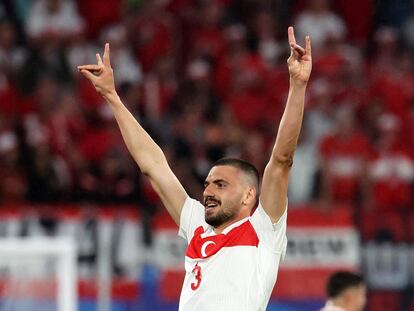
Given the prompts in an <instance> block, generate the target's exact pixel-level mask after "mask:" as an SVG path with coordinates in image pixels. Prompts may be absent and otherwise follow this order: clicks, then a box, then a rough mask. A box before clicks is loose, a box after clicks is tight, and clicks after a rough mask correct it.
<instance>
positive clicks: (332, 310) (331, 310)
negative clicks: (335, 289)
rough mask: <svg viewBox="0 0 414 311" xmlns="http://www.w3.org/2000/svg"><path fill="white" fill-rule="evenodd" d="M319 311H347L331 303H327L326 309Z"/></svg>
mask: <svg viewBox="0 0 414 311" xmlns="http://www.w3.org/2000/svg"><path fill="white" fill-rule="evenodd" d="M319 311H346V310H345V309H344V308H341V307H337V306H335V305H334V304H333V302H331V301H329V300H328V301H327V302H326V305H325V307H323V308H322V309H320V310H319Z"/></svg>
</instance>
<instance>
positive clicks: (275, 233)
mask: <svg viewBox="0 0 414 311" xmlns="http://www.w3.org/2000/svg"><path fill="white" fill-rule="evenodd" d="M250 222H251V224H252V226H253V228H254V229H255V231H256V233H257V235H258V237H259V240H260V241H261V242H262V243H264V245H265V246H266V247H267V248H269V249H270V250H271V251H272V252H276V253H282V257H284V255H285V253H286V247H287V237H286V227H287V207H286V209H285V212H284V213H283V215H282V216H281V217H280V219H279V221H278V222H277V223H275V224H273V223H272V220H271V219H270V217H269V215H267V214H266V212H265V210H264V209H263V207H262V205H261V204H260V203H259V206H258V207H257V209H256V210H255V212H254V213H253V215H252V216H251V218H250Z"/></svg>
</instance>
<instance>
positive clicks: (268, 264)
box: [78, 27, 312, 311]
mask: <svg viewBox="0 0 414 311" xmlns="http://www.w3.org/2000/svg"><path fill="white" fill-rule="evenodd" d="M288 39H289V45H290V49H291V55H290V57H289V59H288V61H287V63H288V67H289V73H290V88H289V95H288V99H287V103H286V107H285V111H284V113H283V116H282V119H281V122H280V125H279V130H278V134H277V137H276V142H275V145H274V148H273V150H272V153H271V156H270V160H269V162H268V164H267V165H266V168H265V171H264V174H263V180H262V185H261V190H260V191H259V189H260V188H259V184H260V182H259V173H258V172H257V170H256V168H255V167H254V166H253V165H251V164H249V163H247V162H245V161H242V160H239V159H222V160H219V161H218V162H216V163H215V164H214V165H213V167H212V169H211V170H210V172H209V174H208V176H207V178H206V180H205V182H204V193H203V201H204V202H203V203H200V202H198V201H196V200H194V199H192V198H190V197H189V196H188V195H187V193H186V191H185V190H184V188H183V187H182V185H181V184H180V182H179V181H178V179H177V178H176V176H175V175H174V173H173V172H172V171H171V169H170V167H169V165H168V163H167V160H166V158H165V156H164V154H163V152H162V150H161V149H160V147H159V146H158V145H157V144H156V143H155V142H154V141H153V140H152V139H151V137H150V136H149V135H148V134H147V132H146V131H145V130H144V129H143V128H142V127H141V126H140V125H139V123H138V122H137V121H136V120H135V118H134V117H133V116H132V115H131V113H130V112H129V111H128V110H127V108H126V107H125V106H124V105H123V104H122V102H121V100H120V99H119V97H118V95H117V93H116V90H115V86H114V76H113V71H112V68H111V63H110V58H109V44H106V45H105V52H104V55H103V60H102V59H101V57H100V55H99V54H96V58H97V64H96V65H83V66H79V67H78V69H79V70H80V72H81V73H82V74H83V75H84V76H85V77H86V78H87V79H89V80H90V81H91V82H92V83H93V85H94V86H95V88H96V91H97V92H98V93H99V94H101V95H102V96H103V97H104V98H105V99H106V101H107V102H108V103H109V104H110V106H111V107H112V110H113V113H114V115H115V118H116V120H117V122H118V125H119V127H120V130H121V133H122V136H123V138H124V140H125V143H126V145H127V147H128V150H129V151H130V153H131V154H132V156H133V158H134V159H135V161H136V162H137V164H138V166H139V167H140V169H141V171H142V172H143V173H144V174H145V175H146V176H148V178H149V179H150V181H151V184H152V186H153V187H154V189H155V191H156V192H157V193H158V195H159V196H160V198H161V200H162V202H163V204H164V206H165V207H166V209H167V210H168V212H169V213H170V215H171V217H172V218H173V219H174V221H175V222H176V223H177V225H178V226H179V235H180V236H181V237H183V238H184V239H186V240H187V241H188V244H189V245H188V249H187V253H186V256H185V271H186V275H185V280H184V284H183V288H182V291H181V298H180V307H179V309H180V310H183V311H185V310H191V311H196V310H239V311H240V310H265V309H266V306H267V303H268V301H269V298H270V295H271V292H272V289H273V287H274V284H275V282H276V277H277V270H278V267H279V263H280V261H281V259H282V258H283V257H284V253H285V251H286V245H287V239H286V219H287V190H288V178H289V172H290V169H291V166H292V163H293V154H294V152H295V148H296V144H297V140H298V136H299V132H300V128H301V124H302V118H303V109H304V97H305V90H306V86H307V83H308V80H309V77H310V73H311V70H312V58H311V42H310V38H309V37H306V42H305V48H303V47H301V46H299V45H298V44H297V43H296V40H295V35H294V30H293V27H289V29H288Z"/></svg>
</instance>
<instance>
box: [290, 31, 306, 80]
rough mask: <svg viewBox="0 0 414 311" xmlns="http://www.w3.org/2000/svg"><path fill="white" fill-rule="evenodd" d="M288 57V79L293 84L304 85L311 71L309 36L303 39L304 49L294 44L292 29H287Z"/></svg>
mask: <svg viewBox="0 0 414 311" xmlns="http://www.w3.org/2000/svg"><path fill="white" fill-rule="evenodd" d="M288 39H289V45H290V57H289V58H288V60H287V63H288V67H289V73H290V78H291V80H293V82H295V83H301V84H306V83H307V82H308V80H309V77H310V74H311V71H312V51H311V41H310V38H309V36H306V39H305V41H306V42H305V48H303V47H301V46H300V45H298V44H296V39H295V32H294V30H293V27H289V28H288Z"/></svg>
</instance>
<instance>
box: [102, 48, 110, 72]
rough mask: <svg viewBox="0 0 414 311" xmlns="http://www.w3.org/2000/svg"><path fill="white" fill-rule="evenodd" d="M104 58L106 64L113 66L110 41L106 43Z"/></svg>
mask: <svg viewBox="0 0 414 311" xmlns="http://www.w3.org/2000/svg"><path fill="white" fill-rule="evenodd" d="M103 59H104V64H105V66H109V67H111V60H110V58H109V43H106V44H105V52H104V55H103Z"/></svg>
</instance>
